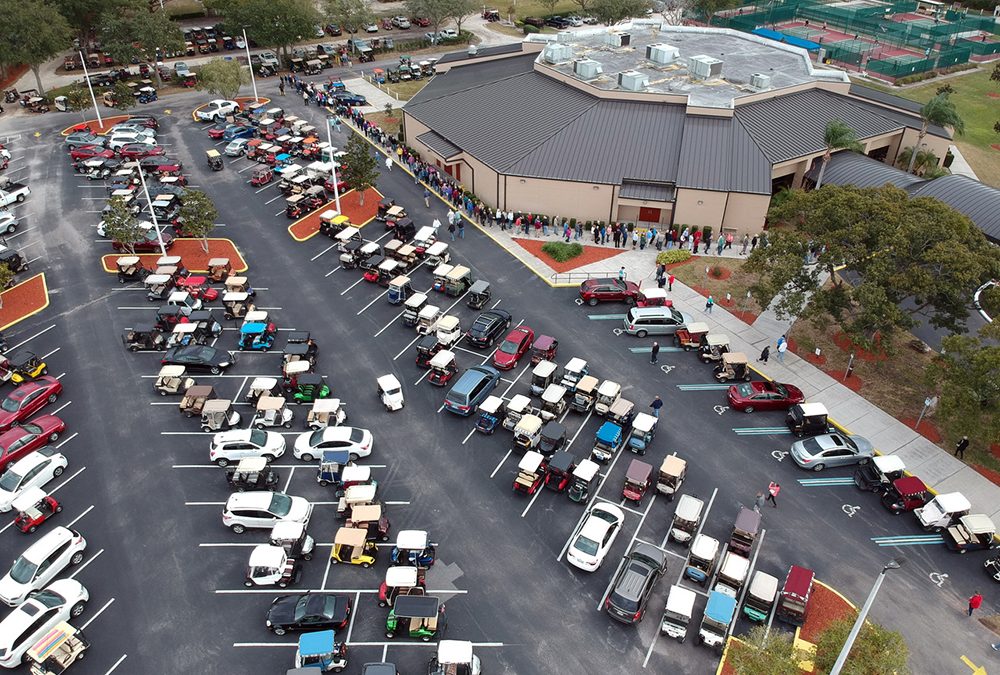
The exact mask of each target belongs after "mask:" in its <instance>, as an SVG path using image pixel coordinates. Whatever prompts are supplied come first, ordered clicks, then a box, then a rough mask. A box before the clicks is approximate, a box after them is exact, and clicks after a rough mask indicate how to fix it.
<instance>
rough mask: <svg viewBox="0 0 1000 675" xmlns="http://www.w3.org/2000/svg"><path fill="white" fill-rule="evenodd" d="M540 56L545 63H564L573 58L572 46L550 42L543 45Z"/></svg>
mask: <svg viewBox="0 0 1000 675" xmlns="http://www.w3.org/2000/svg"><path fill="white" fill-rule="evenodd" d="M542 58H544V59H545V62H546V63H564V62H565V61H569V60H570V59H571V58H573V48H572V47H570V46H569V45H562V44H550V45H548V46H546V47H545V53H544V55H543V56H542Z"/></svg>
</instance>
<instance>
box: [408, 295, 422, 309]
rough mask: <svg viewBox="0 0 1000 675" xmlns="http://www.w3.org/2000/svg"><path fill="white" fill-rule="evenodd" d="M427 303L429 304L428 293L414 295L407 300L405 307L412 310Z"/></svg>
mask: <svg viewBox="0 0 1000 675" xmlns="http://www.w3.org/2000/svg"><path fill="white" fill-rule="evenodd" d="M425 302H427V294H426V293H414V294H413V295H411V296H410V297H408V298H407V299H406V302H404V303H403V306H404V307H408V308H410V309H414V308H416V307H419V306H420V305H422V304H424V303H425Z"/></svg>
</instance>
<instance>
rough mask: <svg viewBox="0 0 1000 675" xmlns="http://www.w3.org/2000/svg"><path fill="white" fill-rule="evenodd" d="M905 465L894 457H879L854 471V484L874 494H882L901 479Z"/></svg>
mask: <svg viewBox="0 0 1000 675" xmlns="http://www.w3.org/2000/svg"><path fill="white" fill-rule="evenodd" d="M905 471H906V464H905V463H904V462H903V460H902V459H900V458H899V457H897V456H896V455H879V456H877V457H872V461H870V462H868V463H867V464H862V465H861V466H859V467H858V468H857V469H855V470H854V484H855V485H857V486H858V488H860V489H862V490H865V491H871V492H874V493H875V494H879V495H881V494H884V493H885V491H886V490H888V489H889V486H890V485H892V482H893V481H894V480H896V479H898V478H902V477H903V474H904V472H905Z"/></svg>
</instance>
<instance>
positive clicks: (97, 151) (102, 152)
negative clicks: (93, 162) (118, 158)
mask: <svg viewBox="0 0 1000 675" xmlns="http://www.w3.org/2000/svg"><path fill="white" fill-rule="evenodd" d="M114 156H115V151H114V150H111V149H110V148H105V147H104V146H103V145H81V146H80V147H78V148H73V149H72V150H70V151H69V158H70V159H71V160H73V161H74V162H82V161H84V160H88V159H112V158H113V157H114Z"/></svg>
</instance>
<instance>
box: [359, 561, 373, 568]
mask: <svg viewBox="0 0 1000 675" xmlns="http://www.w3.org/2000/svg"><path fill="white" fill-rule="evenodd" d="M361 566H362V567H364V568H365V569H368V568H369V567H371V566H372V564H371V563H370V562H363V563H361Z"/></svg>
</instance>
